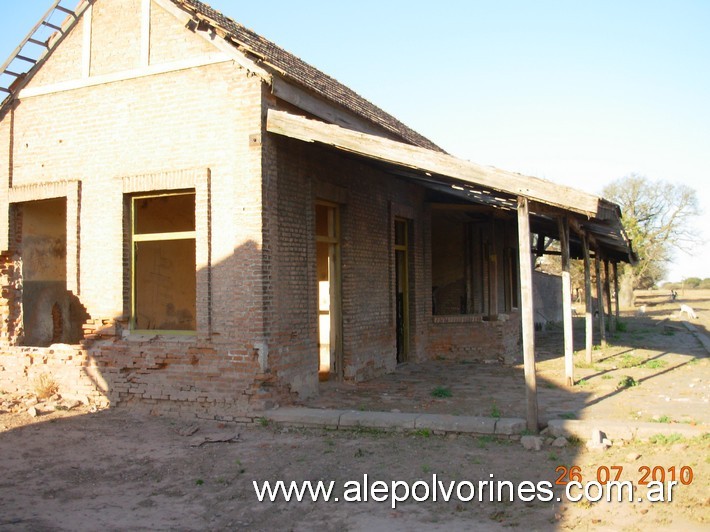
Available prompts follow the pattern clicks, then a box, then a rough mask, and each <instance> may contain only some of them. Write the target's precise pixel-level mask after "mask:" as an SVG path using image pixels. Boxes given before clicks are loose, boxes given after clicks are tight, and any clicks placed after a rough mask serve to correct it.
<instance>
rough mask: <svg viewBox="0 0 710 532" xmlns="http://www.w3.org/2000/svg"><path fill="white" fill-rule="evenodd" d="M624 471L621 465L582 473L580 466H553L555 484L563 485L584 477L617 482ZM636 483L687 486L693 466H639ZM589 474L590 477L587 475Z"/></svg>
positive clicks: (690, 480) (690, 481) (600, 481)
mask: <svg viewBox="0 0 710 532" xmlns="http://www.w3.org/2000/svg"><path fill="white" fill-rule="evenodd" d="M623 472H624V467H623V466H616V465H612V466H598V467H597V468H596V469H594V470H592V471H590V472H585V473H584V475H583V473H582V468H581V467H580V466H565V465H560V466H557V467H556V468H555V473H557V475H558V476H557V479H556V480H555V484H556V485H558V486H565V485H567V484H569V483H570V482H578V483H582V482H583V481H584V479H585V478H587V479H588V480H595V481H596V482H598V483H599V484H608V483H609V482H619V481H620V480H621V475H622V473H623ZM636 473H637V474H638V476H637V477H636V484H638V485H639V486H647V485H648V484H649V482H662V483H665V482H676V483H680V484H681V485H683V486H688V485H690V484H692V482H693V468H692V467H690V466H681V467H676V466H671V467H663V466H646V465H643V466H640V467H639V468H638V470H637V471H636ZM588 474H590V475H591V479H590V478H589V477H588V476H587V475H588Z"/></svg>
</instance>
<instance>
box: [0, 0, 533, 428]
mask: <svg viewBox="0 0 710 532" xmlns="http://www.w3.org/2000/svg"><path fill="white" fill-rule="evenodd" d="M139 8H140V2H139V1H138V0H121V1H117V2H107V1H101V2H98V3H97V4H96V5H95V6H94V9H93V12H92V17H93V18H92V43H93V46H94V47H96V48H97V49H96V50H94V51H92V54H91V57H92V70H91V72H92V74H107V73H115V72H119V71H124V70H127V69H128V70H130V69H136V68H139V67H140V66H141V65H140V53H139V49H140V46H141V43H140V38H139V37H140V35H141V33H140V32H139V31H138V32H137V31H136V27H138V26H140V24H139V23H140V16H139ZM82 28H83V25H82V24H81V23H79V24H78V25H77V26H76V28H75V30H74V31H75V32H76V34H74V35H70V36H69V37H68V38H67V39H66V40H65V41H64V42H63V44H62V45H61V47H60V48H59V49H58V50H57V52H56V55H57V57H56V59H57V61H56V64H55V63H53V61H54V59H55V58H54V57H50V58H49V61H48V62H47V65H46V69H45V70H43V71H42V75H38V76H36V77H35V78H34V79H33V80H32V82H31V83H30V85H29V88H30V89H41V88H42V87H46V86H48V85H52V84H55V83H59V82H66V81H76V79H77V70H76V69H74V68H73V67H72V68H65V67H64V64H65V63H67V64H70V65H74V66H75V63H76V61H79V60H81V58H82V57H84V53H83V50H81V46H83V43H84V42H85V40H84V39H83V37H82V34H81V32H82V31H83V29H82ZM116 28H119V29H120V28H124V29H125V31H123V30H120V31H118V30H117V29H116ZM151 33H152V36H153V39H152V40H151V53H150V58H151V61H157V62H160V61H173V60H177V59H181V58H184V57H185V56H188V57H189V56H191V55H194V54H197V55H198V56H199V55H200V54H203V53H204V52H206V51H207V50H208V49H206V48H205V42H204V41H203V40H201V39H200V38H199V37H198V36H195V35H193V34H191V33H190V32H189V31H187V30H185V29H184V28H183V26H182V24H180V23H178V22H176V20H175V19H174V18H173V17H172V15H170V14H168V13H165V12H163V11H161V10H160V8H159V7H158V6H157V5H156V4H155V3H153V16H152V22H151ZM171 35H173V36H175V37H174V38H173V39H172V40H171V39H170V36H171ZM117 51H121V57H120V58H117V57H115V55H116V53H117ZM268 90H269V89H268V87H267V86H265V85H264V84H263V83H262V82H261V81H260V80H259V79H258V78H255V77H249V76H247V75H246V73H245V71H244V70H242V69H241V68H239V67H238V66H237V65H236V64H235V63H233V62H220V63H216V64H209V65H206V66H202V67H199V68H184V69H181V70H176V71H171V72H166V73H162V74H159V75H149V76H145V75H143V76H138V77H133V78H131V79H126V80H123V81H115V82H112V83H103V84H96V85H87V86H82V87H79V86H77V87H75V88H73V89H72V90H64V91H59V92H51V91H50V92H49V93H47V94H39V93H36V94H38V95H35V96H32V97H26V98H22V99H21V100H20V101H19V102H18V103H17V104H16V105H15V106H14V109H13V110H12V111H11V112H8V113H6V114H5V115H4V116H0V155H2V157H3V161H7V163H8V164H5V163H3V164H0V199H1V200H2V203H1V207H2V208H0V223H2V224H3V226H4V227H9V216H8V213H9V207H8V203H9V202H18V201H32V200H37V199H46V198H51V197H66V198H67V289H68V290H70V291H71V292H72V293H73V295H74V296H76V297H77V298H78V299H79V301H80V302H81V304H82V305H83V307H85V309H86V311H87V313H88V315H89V318H88V319H87V321H86V323H85V324H84V326H83V331H84V339H83V341H82V342H81V343H79V344H77V345H71V346H67V345H59V346H58V345H54V346H51V347H49V348H38V347H32V346H22V345H19V344H21V343H22V324H23V320H22V307H21V304H20V300H21V294H22V259H23V258H22V253H21V247H17V246H15V247H13V246H11V245H10V244H11V240H12V238H10V239H9V240H8V236H10V237H12V233H11V231H4V232H3V239H2V244H3V246H2V250H7V251H5V252H4V253H2V254H1V255H0V290H2V295H3V298H2V302H1V304H0V342H1V343H2V349H1V350H0V387H1V388H8V389H14V388H22V389H27V388H29V387H31V386H32V380H33V379H34V378H36V376H37V375H39V374H41V373H50V374H52V375H53V376H55V378H56V379H57V381H58V383H59V385H60V393H65V394H67V393H69V392H73V393H80V394H83V395H86V396H88V397H89V398H90V399H91V401H92V402H95V403H98V404H104V403H106V402H110V403H111V404H114V405H116V404H125V403H133V402H140V403H141V404H144V405H148V406H149V407H150V408H151V409H153V410H156V411H163V412H165V411H168V412H174V413H187V412H191V413H192V414H197V415H200V416H205V417H215V416H219V417H220V418H222V419H248V418H249V416H250V415H253V412H254V411H255V409H258V408H261V407H264V406H269V405H272V404H274V403H276V402H289V401H292V400H293V399H294V397H295V394H299V395H300V396H308V395H312V394H315V393H317V391H318V337H317V291H316V264H315V251H316V249H315V248H316V246H315V234H314V226H315V223H314V202H315V201H316V200H317V199H321V200H327V201H331V202H333V203H335V204H338V205H339V206H340V213H341V263H342V276H341V278H342V316H343V340H342V342H343V359H344V375H343V376H344V378H345V379H346V380H350V381H361V380H365V379H369V378H371V377H374V376H376V375H379V374H381V373H384V372H388V371H392V370H393V369H394V368H395V366H396V334H395V294H394V291H395V290H394V287H395V269H394V219H395V217H402V218H406V219H408V220H410V228H411V229H410V235H409V236H410V242H409V266H410V270H409V284H410V333H411V335H410V338H411V345H410V355H409V359H410V360H413V361H419V360H424V359H427V358H429V357H434V356H439V355H440V354H441V355H442V356H452V357H469V356H476V357H483V358H489V356H488V352H489V351H490V352H495V353H496V355H495V356H497V357H504V356H506V353H511V352H513V351H515V349H516V348H517V339H518V337H519V332H518V329H519V325H518V322H519V320H517V321H516V320H511V321H510V322H490V323H483V322H477V323H473V324H472V323H466V324H462V323H448V324H440V323H433V322H432V315H431V271H430V267H431V245H430V239H431V221H430V220H431V213H430V209H429V207H428V204H427V203H426V191H425V190H424V189H423V188H422V187H421V186H418V185H414V184H412V183H411V182H407V181H406V180H404V179H400V178H396V177H394V176H392V175H391V174H388V173H386V172H385V171H383V170H382V169H380V168H378V167H377V166H376V165H374V164H372V163H370V162H365V161H363V160H360V159H357V158H354V157H350V156H346V155H344V154H342V153H340V152H336V151H334V150H329V149H326V148H323V147H319V146H316V145H308V144H305V143H301V142H298V141H294V140H289V139H286V138H283V137H277V136H274V135H271V134H268V133H266V132H265V130H264V116H265V111H266V108H268V107H280V108H285V107H287V106H284V105H283V104H282V103H280V102H278V101H276V100H275V99H274V98H273V97H272V96H270V94H269V92H268ZM40 92H41V91H40ZM186 188H187V189H194V190H195V194H196V263H197V272H196V285H197V309H196V311H197V332H196V335H194V336H184V337H176V336H168V335H158V336H155V335H145V336H141V335H137V334H129V323H128V320H129V313H130V296H131V280H130V265H131V261H130V249H131V248H130V243H129V238H130V227H129V225H128V223H127V220H128V218H127V217H128V213H129V210H128V209H127V204H128V203H127V198H128V197H129V195H130V194H133V193H141V192H149V191H163V190H178V189H179V190H182V189H186ZM516 327H517V328H518V329H516Z"/></svg>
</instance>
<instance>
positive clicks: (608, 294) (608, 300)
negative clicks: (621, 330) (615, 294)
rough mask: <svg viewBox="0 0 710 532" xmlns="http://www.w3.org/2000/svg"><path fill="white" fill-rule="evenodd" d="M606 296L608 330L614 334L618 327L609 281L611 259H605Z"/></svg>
mask: <svg viewBox="0 0 710 532" xmlns="http://www.w3.org/2000/svg"><path fill="white" fill-rule="evenodd" d="M604 297H605V298H606V312H607V316H608V318H609V320H608V321H607V324H606V325H607V330H608V331H609V333H611V334H612V335H613V334H614V330H615V329H616V328H615V326H614V314H613V313H612V311H611V286H610V283H609V259H604Z"/></svg>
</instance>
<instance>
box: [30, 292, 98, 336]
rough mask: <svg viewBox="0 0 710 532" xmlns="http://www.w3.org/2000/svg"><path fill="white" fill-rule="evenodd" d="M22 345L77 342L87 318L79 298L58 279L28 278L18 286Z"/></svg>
mask: <svg viewBox="0 0 710 532" xmlns="http://www.w3.org/2000/svg"><path fill="white" fill-rule="evenodd" d="M22 306H23V309H24V315H23V322H24V324H23V328H24V337H23V339H22V343H23V345H28V346H37V347H49V346H50V345H52V344H77V343H79V342H80V341H81V340H82V339H83V338H84V331H83V324H84V323H86V321H87V320H88V319H89V318H90V316H89V314H88V313H87V312H86V309H85V308H84V306H83V305H82V304H81V301H79V298H78V297H76V296H75V295H74V294H72V293H71V292H70V291H68V290H67V289H66V285H65V283H63V282H59V281H34V282H33V281H28V282H25V283H24V284H23V288H22Z"/></svg>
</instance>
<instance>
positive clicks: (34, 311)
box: [16, 198, 85, 347]
mask: <svg viewBox="0 0 710 532" xmlns="http://www.w3.org/2000/svg"><path fill="white" fill-rule="evenodd" d="M16 210H17V216H18V217H19V218H20V220H21V231H20V237H21V238H20V241H21V244H20V254H21V256H22V279H23V284H22V315H23V329H24V341H23V343H24V344H25V345H32V346H38V347H45V346H49V345H51V344H53V343H75V342H77V341H78V340H79V339H81V337H82V327H81V325H82V323H83V321H84V319H85V313H84V310H83V307H82V306H81V304H79V302H78V300H77V299H76V297H74V296H73V295H72V294H71V293H70V292H68V291H67V281H66V277H67V233H66V225H67V223H66V221H67V203H66V199H65V198H60V199H50V200H43V201H32V202H27V203H21V204H18V205H17V206H16Z"/></svg>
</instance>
